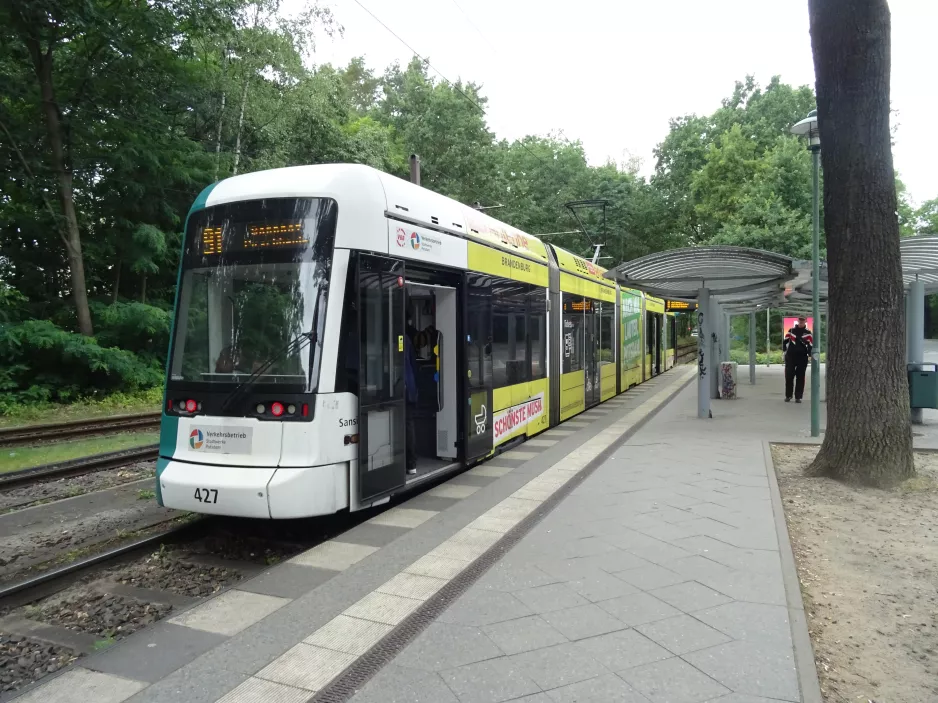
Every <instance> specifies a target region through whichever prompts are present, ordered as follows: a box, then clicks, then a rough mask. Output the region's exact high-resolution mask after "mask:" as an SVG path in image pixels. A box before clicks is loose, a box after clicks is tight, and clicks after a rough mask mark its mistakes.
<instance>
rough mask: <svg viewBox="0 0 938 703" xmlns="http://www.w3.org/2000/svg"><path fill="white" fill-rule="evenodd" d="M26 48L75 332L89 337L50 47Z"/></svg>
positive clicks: (33, 42) (29, 45)
mask: <svg viewBox="0 0 938 703" xmlns="http://www.w3.org/2000/svg"><path fill="white" fill-rule="evenodd" d="M26 45H27V48H28V49H29V53H30V55H31V56H32V59H33V68H34V70H35V72H36V78H37V79H38V80H39V94H40V96H41V98H42V113H43V117H44V118H45V123H46V136H47V137H48V139H49V148H50V150H51V151H52V171H53V172H54V173H55V176H56V180H57V181H58V186H59V188H58V190H59V205H60V207H61V208H62V216H63V217H64V219H65V235H64V236H63V241H64V244H65V251H66V253H67V254H68V266H69V272H70V274H71V275H70V278H71V284H72V298H73V299H74V301H75V311H76V313H77V314H78V331H79V332H81V333H82V334H84V335H87V336H89V337H90V336H91V335H92V334H94V330H93V328H92V326H91V311H90V310H89V308H88V289H87V287H86V284H85V262H84V258H83V257H82V253H81V235H80V233H79V230H78V217H77V215H76V214H75V201H74V199H73V190H72V171H71V168H70V167H69V165H68V163H67V160H66V156H65V146H64V142H63V139H62V123H61V120H60V119H59V108H58V105H57V104H56V102H55V90H54V88H53V85H52V47H53V42H51V41H50V43H49V49H48V50H47V51H46V52H43V51H42V48H41V47H40V45H39V42H38V40H36V39H34V38H29V39H27V40H26Z"/></svg>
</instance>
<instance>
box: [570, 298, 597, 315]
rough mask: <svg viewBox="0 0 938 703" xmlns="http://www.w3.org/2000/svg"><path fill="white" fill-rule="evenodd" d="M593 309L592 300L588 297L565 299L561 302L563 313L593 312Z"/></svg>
mask: <svg viewBox="0 0 938 703" xmlns="http://www.w3.org/2000/svg"><path fill="white" fill-rule="evenodd" d="M565 297H566V296H565ZM593 310H594V306H593V301H592V300H589V299H588V298H584V299H580V300H565V301H564V303H563V311H564V312H565V313H571V312H593Z"/></svg>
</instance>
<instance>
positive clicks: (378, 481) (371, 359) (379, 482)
mask: <svg viewBox="0 0 938 703" xmlns="http://www.w3.org/2000/svg"><path fill="white" fill-rule="evenodd" d="M357 275H358V286H357V289H358V310H359V340H360V345H361V346H360V354H359V357H358V358H359V394H358V422H359V447H358V487H359V501H360V502H361V503H366V502H368V501H369V500H372V499H374V498H378V497H380V496H382V495H384V494H387V493H389V492H390V491H392V490H394V489H395V488H398V487H400V486H403V485H404V482H405V480H406V477H407V465H406V453H405V444H404V443H405V437H406V433H405V424H404V413H405V412H406V407H405V389H404V263H403V262H401V261H395V260H393V259H388V258H386V257H383V256H373V255H370V254H359V255H358V267H357Z"/></svg>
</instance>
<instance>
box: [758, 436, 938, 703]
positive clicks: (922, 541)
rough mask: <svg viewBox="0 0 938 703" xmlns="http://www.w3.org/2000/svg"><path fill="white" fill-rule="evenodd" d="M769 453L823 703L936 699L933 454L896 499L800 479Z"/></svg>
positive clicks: (924, 456)
mask: <svg viewBox="0 0 938 703" xmlns="http://www.w3.org/2000/svg"><path fill="white" fill-rule="evenodd" d="M816 453H817V448H816V447H806V446H792V445H774V446H773V447H772V456H773V459H774V462H775V468H776V471H777V473H778V476H779V486H780V488H781V491H782V502H783V504H784V506H785V512H786V516H787V519H788V529H789V531H790V533H791V540H792V547H793V549H794V552H795V559H796V561H797V563H798V572H799V577H800V579H801V588H802V594H803V597H804V604H805V608H806V610H807V613H808V623H809V628H810V631H811V639H812V642H813V643H814V653H815V658H816V661H817V669H818V675H819V677H820V681H821V689H822V691H823V693H824V700H825V701H826V703H935V701H938V454H934V453H916V467H917V468H918V471H919V476H918V477H916V478H914V479H912V480H911V481H909V482H907V483H906V484H904V485H903V486H901V487H900V488H899V489H897V490H895V491H881V490H877V489H871V488H856V487H852V486H846V485H844V484H841V483H837V482H836V481H832V480H830V479H817V478H807V477H805V476H804V475H803V473H802V470H803V469H804V467H806V466H807V465H808V464H809V463H810V461H811V459H813V457H814V455H815V454H816Z"/></svg>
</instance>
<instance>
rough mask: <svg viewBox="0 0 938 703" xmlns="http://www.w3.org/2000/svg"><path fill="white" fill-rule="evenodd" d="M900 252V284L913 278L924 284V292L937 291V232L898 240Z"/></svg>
mask: <svg viewBox="0 0 938 703" xmlns="http://www.w3.org/2000/svg"><path fill="white" fill-rule="evenodd" d="M899 250H900V251H901V252H902V284H903V285H904V286H905V287H906V288H908V287H909V284H911V283H912V282H913V281H915V280H919V281H921V282H922V283H924V284H925V292H926V293H935V292H938V234H921V235H919V236H917V237H906V238H905V239H900V240H899Z"/></svg>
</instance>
